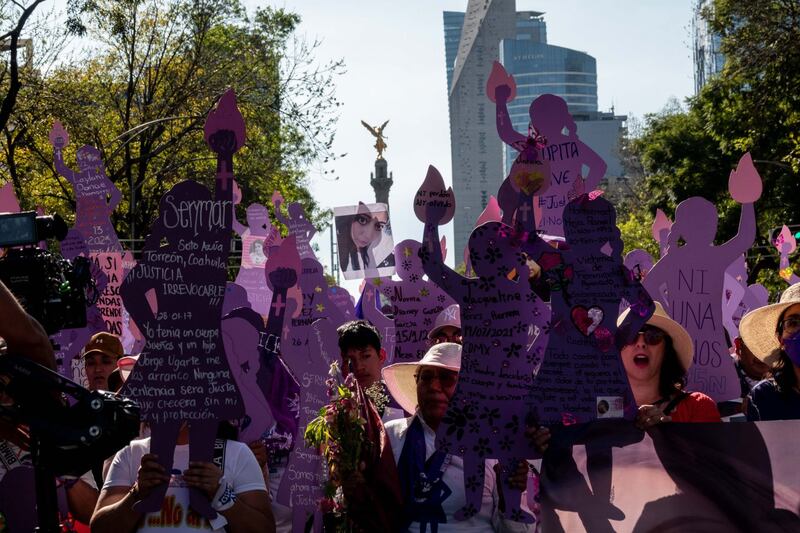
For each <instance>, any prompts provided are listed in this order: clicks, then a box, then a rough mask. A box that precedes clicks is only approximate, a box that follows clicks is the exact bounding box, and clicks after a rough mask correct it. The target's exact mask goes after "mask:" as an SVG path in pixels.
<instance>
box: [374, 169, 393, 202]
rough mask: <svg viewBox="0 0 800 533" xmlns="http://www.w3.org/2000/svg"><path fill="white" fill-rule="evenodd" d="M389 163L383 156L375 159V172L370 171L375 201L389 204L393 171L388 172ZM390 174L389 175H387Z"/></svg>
mask: <svg viewBox="0 0 800 533" xmlns="http://www.w3.org/2000/svg"><path fill="white" fill-rule="evenodd" d="M388 166H389V165H388V163H387V162H386V160H385V159H384V158H382V157H380V158H378V159H376V160H375V172H374V173H373V172H370V174H369V177H370V180H369V183H370V185H372V188H373V189H374V190H375V201H376V202H377V203H379V204H386V205H387V206H388V205H389V189H391V188H392V183H394V181H393V180H392V173H391V172H388V173H387V168H388ZM387 174H388V175H387Z"/></svg>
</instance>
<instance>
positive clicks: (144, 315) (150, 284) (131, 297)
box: [119, 263, 156, 338]
mask: <svg viewBox="0 0 800 533" xmlns="http://www.w3.org/2000/svg"><path fill="white" fill-rule="evenodd" d="M140 265H141V263H138V264H137V266H135V267H134V270H137V269H139V268H141V267H140ZM128 279H131V280H136V281H135V282H129V281H128ZM154 287H155V280H148V279H147V278H143V277H140V278H139V279H137V278H136V277H134V271H133V270H132V271H131V272H130V273H128V277H127V278H125V281H124V282H123V283H122V286H121V287H120V288H119V294H120V296H121V297H122V301H123V302H125V309H126V310H127V311H128V314H129V315H130V317H131V319H132V320H133V321H134V322H135V323H136V325H137V326H139V329H140V330H141V331H142V335H143V336H144V337H145V338H147V335H146V330H147V327H148V325H149V324H152V323H154V322H155V319H156V317H155V315H154V314H153V309H152V308H151V307H150V303H149V302H148V301H147V291H148V290H149V289H151V288H154Z"/></svg>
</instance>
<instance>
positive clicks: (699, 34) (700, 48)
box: [692, 0, 725, 94]
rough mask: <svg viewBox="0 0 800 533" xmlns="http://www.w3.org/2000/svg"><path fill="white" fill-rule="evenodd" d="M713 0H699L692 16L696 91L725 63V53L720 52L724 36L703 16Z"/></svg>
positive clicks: (711, 5)
mask: <svg viewBox="0 0 800 533" xmlns="http://www.w3.org/2000/svg"><path fill="white" fill-rule="evenodd" d="M713 4H714V2H713V1H712V0H697V1H696V2H695V5H694V16H693V17H692V37H693V40H694V92H695V94H697V93H699V92H700V90H701V89H702V88H703V86H704V85H705V84H706V83H707V82H708V80H710V79H711V78H712V77H713V76H714V75H715V74H717V73H719V72H720V71H721V70H722V67H723V66H724V65H725V55H724V54H723V53H722V52H720V45H721V43H722V38H721V37H720V35H719V34H717V33H714V32H712V31H711V28H710V27H709V25H708V22H706V20H705V19H704V18H703V10H704V9H706V8H711V7H713Z"/></svg>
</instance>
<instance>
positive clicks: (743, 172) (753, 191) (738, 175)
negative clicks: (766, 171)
mask: <svg viewBox="0 0 800 533" xmlns="http://www.w3.org/2000/svg"><path fill="white" fill-rule="evenodd" d="M762 189H763V186H762V183H761V176H759V175H758V171H757V170H756V167H755V166H754V165H753V157H752V156H751V155H750V152H747V153H746V154H744V155H743V156H742V158H741V159H740V160H739V165H738V166H737V167H736V170H732V171H731V175H730V177H729V178H728V190H729V191H730V193H731V197H733V199H734V200H736V201H737V202H739V203H740V204H752V203H753V202H755V201H756V200H758V199H759V198H760V197H761V191H762Z"/></svg>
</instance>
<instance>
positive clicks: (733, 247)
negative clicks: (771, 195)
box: [720, 203, 756, 263]
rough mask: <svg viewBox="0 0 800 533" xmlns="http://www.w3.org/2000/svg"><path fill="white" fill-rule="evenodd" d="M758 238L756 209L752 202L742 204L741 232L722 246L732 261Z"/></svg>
mask: <svg viewBox="0 0 800 533" xmlns="http://www.w3.org/2000/svg"><path fill="white" fill-rule="evenodd" d="M755 240H756V210H755V207H754V205H753V204H752V203H750V204H742V214H741V216H740V217H739V232H738V233H737V234H736V236H735V237H733V238H732V239H731V240H729V241H728V242H726V243H725V244H723V245H722V246H720V248H721V249H722V250H720V251H722V252H723V253H724V254H725V255H726V256H729V257H730V261H728V263H732V262H733V261H734V260H735V259H736V258H737V257H739V256H740V255H742V254H743V253H746V252H747V250H748V249H749V248H750V247H751V246H752V245H753V241H755Z"/></svg>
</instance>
